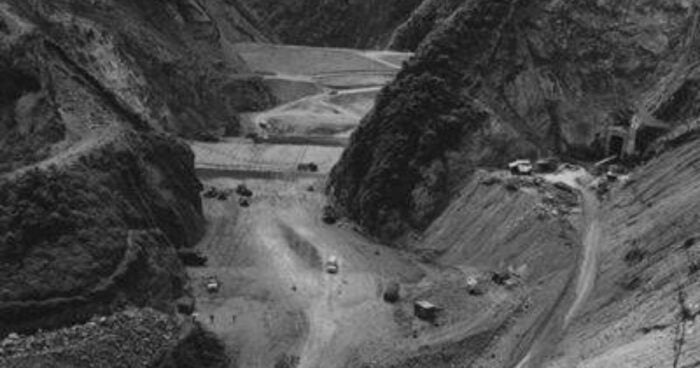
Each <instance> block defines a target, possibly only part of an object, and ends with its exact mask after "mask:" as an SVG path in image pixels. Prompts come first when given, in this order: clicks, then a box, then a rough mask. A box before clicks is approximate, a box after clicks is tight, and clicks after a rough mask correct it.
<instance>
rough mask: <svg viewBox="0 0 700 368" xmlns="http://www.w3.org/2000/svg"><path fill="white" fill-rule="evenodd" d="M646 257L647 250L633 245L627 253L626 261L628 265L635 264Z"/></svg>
mask: <svg viewBox="0 0 700 368" xmlns="http://www.w3.org/2000/svg"><path fill="white" fill-rule="evenodd" d="M645 257H646V252H645V251H644V250H642V249H640V248H638V247H633V248H632V249H630V250H629V251H628V252H627V253H626V254H625V263H627V265H628V266H635V265H637V264H639V263H640V262H642V261H643V260H644V258H645Z"/></svg>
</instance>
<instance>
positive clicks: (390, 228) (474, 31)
mask: <svg viewBox="0 0 700 368" xmlns="http://www.w3.org/2000/svg"><path fill="white" fill-rule="evenodd" d="M696 20H697V12H696V11H695V8H694V7H693V6H692V4H691V3H690V2H687V1H681V0H678V1H670V2H663V3H660V2H654V1H642V0H639V1H631V2H627V3H624V4H623V3H620V2H616V1H583V2H576V3H575V4H573V3H571V4H570V3H566V4H564V3H562V2H559V1H545V0H540V1H530V2H528V1H518V0H508V1H506V0H503V1H500V0H499V1H481V0H469V1H463V2H462V3H461V4H460V5H459V6H458V8H457V10H455V11H454V12H453V13H452V14H451V15H450V16H449V17H448V18H447V21H446V23H445V24H444V25H443V26H440V27H437V29H435V30H434V31H432V32H431V33H430V34H429V35H428V36H427V37H426V39H425V41H423V43H422V44H421V46H420V47H419V48H418V50H417V54H416V56H415V58H414V59H413V60H411V61H410V62H409V63H408V65H407V66H406V67H405V68H404V70H403V71H402V72H401V73H400V74H399V75H398V77H397V78H396V80H395V81H394V82H393V83H392V84H391V85H389V86H388V87H386V88H385V89H384V91H383V92H382V93H381V95H380V96H379V98H378V99H377V104H376V106H375V108H374V110H373V111H372V112H371V113H370V114H369V115H368V116H366V117H365V119H364V120H363V122H362V124H361V126H360V128H359V129H358V130H357V131H356V133H355V134H354V135H353V138H352V142H351V144H350V147H349V148H348V149H347V151H346V152H345V154H344V155H343V158H342V159H341V161H340V163H339V164H338V165H337V166H336V167H335V169H334V170H333V173H332V175H331V180H330V183H329V193H330V195H331V197H332V200H333V201H334V203H335V206H336V207H337V208H338V209H339V210H340V211H341V212H343V213H345V214H346V215H348V216H350V217H351V218H352V219H354V220H357V221H358V222H360V223H361V224H363V225H364V226H366V227H367V228H369V230H370V231H372V232H373V233H374V234H377V235H382V236H385V237H389V238H391V237H393V236H395V235H397V234H400V233H402V232H403V231H404V230H406V229H411V228H422V227H424V226H425V225H426V224H428V223H429V222H430V220H431V219H432V218H433V217H434V216H435V215H436V214H437V213H439V212H440V211H441V209H442V208H443V206H444V204H445V203H446V201H447V200H448V198H449V197H450V193H451V192H452V191H453V189H454V188H455V187H456V186H458V184H459V183H460V182H461V181H462V180H463V179H464V178H466V177H468V176H469V175H470V172H471V171H472V169H473V168H474V167H476V166H501V165H503V164H504V163H505V162H506V161H507V160H509V159H512V158H515V157H519V156H526V157H531V158H534V157H537V156H545V155H552V154H554V155H561V156H569V157H571V156H573V157H582V158H596V157H600V156H601V155H602V154H603V152H604V150H603V149H602V145H601V144H602V141H603V139H602V138H603V136H604V133H605V129H606V127H608V126H612V125H622V126H625V125H629V124H630V122H631V120H634V118H636V119H638V120H639V119H641V120H645V119H646V120H650V121H652V122H654V123H658V122H659V121H661V123H663V124H666V125H667V126H670V127H673V126H677V125H680V124H681V123H683V122H685V121H687V119H690V118H691V117H693V116H695V113H694V110H693V108H692V107H691V106H692V105H693V103H692V101H694V99H695V98H696V97H695V95H696V94H697V90H696V89H695V88H694V87H693V86H694V85H695V82H694V81H695V80H696V79H697V72H698V64H697V61H698V55H697V45H698V43H697V42H694V41H695V40H696V39H697V31H698V29H697V21H696ZM633 117H634V118H633Z"/></svg>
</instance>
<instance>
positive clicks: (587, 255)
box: [564, 186, 602, 328]
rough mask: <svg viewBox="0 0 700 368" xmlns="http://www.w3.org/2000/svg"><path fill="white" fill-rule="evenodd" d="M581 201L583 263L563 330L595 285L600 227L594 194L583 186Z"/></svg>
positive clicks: (600, 241) (600, 243)
mask: <svg viewBox="0 0 700 368" xmlns="http://www.w3.org/2000/svg"><path fill="white" fill-rule="evenodd" d="M580 190H581V197H582V199H583V212H584V218H585V221H586V230H585V233H584V239H583V261H582V263H581V266H580V268H579V274H578V280H577V282H576V299H574V302H573V303H572V304H571V307H569V310H568V312H567V313H566V317H565V318H564V328H566V327H567V326H568V325H569V323H570V322H571V318H573V317H574V316H575V315H576V312H578V310H579V309H580V308H581V306H582V304H583V303H584V302H585V301H586V298H587V297H588V295H589V294H590V292H591V290H592V289H593V286H594V285H595V279H596V274H597V272H598V268H597V265H598V253H599V250H600V247H601V245H602V234H601V226H600V214H599V208H600V204H599V203H598V198H596V195H595V193H593V192H592V191H591V190H590V189H588V188H587V187H585V186H582V187H580Z"/></svg>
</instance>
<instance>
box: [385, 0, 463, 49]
mask: <svg viewBox="0 0 700 368" xmlns="http://www.w3.org/2000/svg"><path fill="white" fill-rule="evenodd" d="M463 2H464V1H463V0H424V1H423V3H421V5H420V6H419V7H418V8H416V10H414V11H413V13H412V14H411V16H410V17H409V18H408V20H406V22H404V23H403V24H401V25H400V26H399V27H397V28H396V30H395V31H394V32H393V33H392V35H391V39H390V40H389V44H388V48H389V49H392V50H397V51H414V50H415V49H416V48H418V45H420V44H421V42H423V40H424V39H425V37H426V36H427V35H428V34H430V33H431V32H432V31H434V30H435V29H436V28H438V27H439V26H441V25H442V24H443V23H445V22H446V20H447V18H449V17H450V15H452V13H453V12H454V11H455V10H456V9H457V8H458V7H459V6H460V5H461V4H462V3H463Z"/></svg>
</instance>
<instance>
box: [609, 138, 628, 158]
mask: <svg viewBox="0 0 700 368" xmlns="http://www.w3.org/2000/svg"><path fill="white" fill-rule="evenodd" d="M624 146H625V139H624V138H622V137H620V136H617V135H614V136H612V137H610V142H609V143H608V155H615V156H621V155H622V150H623V148H624Z"/></svg>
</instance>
